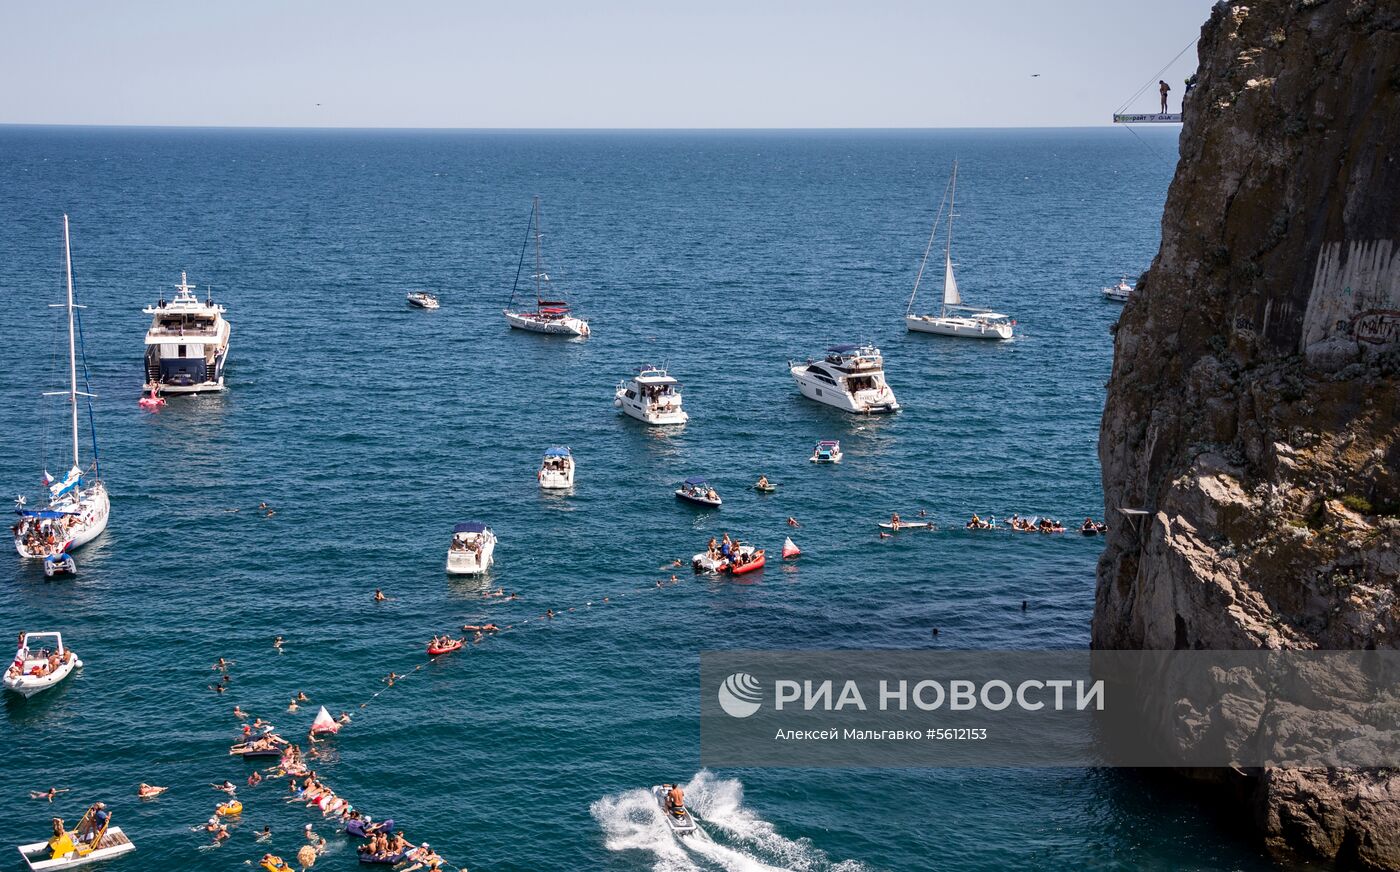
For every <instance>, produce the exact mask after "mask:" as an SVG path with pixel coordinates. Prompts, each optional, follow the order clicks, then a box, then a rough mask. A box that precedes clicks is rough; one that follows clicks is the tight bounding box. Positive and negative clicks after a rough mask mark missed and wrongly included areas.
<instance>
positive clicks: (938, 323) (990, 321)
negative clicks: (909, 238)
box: [904, 161, 1016, 340]
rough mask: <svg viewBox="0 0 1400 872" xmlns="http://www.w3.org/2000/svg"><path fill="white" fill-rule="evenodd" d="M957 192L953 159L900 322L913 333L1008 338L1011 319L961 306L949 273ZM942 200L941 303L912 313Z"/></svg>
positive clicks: (940, 212) (935, 231)
mask: <svg viewBox="0 0 1400 872" xmlns="http://www.w3.org/2000/svg"><path fill="white" fill-rule="evenodd" d="M957 193H958V162H957V161H953V174H952V176H951V177H950V178H949V179H948V188H947V190H945V191H944V192H943V203H940V204H939V205H938V216H937V217H935V218H934V220H933V230H932V231H930V232H929V237H928V245H927V246H926V247H925V248H924V259H923V261H922V262H921V263H920V264H919V274H918V276H916V277H915V279H914V290H913V292H912V293H910V294H909V305H908V307H907V308H905V310H904V326H905V327H907V328H908V329H909V330H911V331H914V332H916V333H936V334H938V335H940V336H961V337H964V338H967V339H998V340H1000V339H1010V338H1011V335H1012V330H1013V328H1014V327H1015V325H1016V322H1015V321H1013V320H1011V319H1010V318H1009V317H1007V316H1006V315H1002V314H1000V313H997V312H992V311H989V310H987V309H978V308H974V307H972V306H964V305H963V301H962V295H961V294H959V293H958V280H957V279H956V278H954V276H953V203H954V201H955V200H956V199H957ZM945 204H946V205H947V207H948V238H947V239H946V240H945V245H944V248H943V306H942V307H941V308H940V309H939V310H938V314H937V315H915V314H914V299H915V298H916V297H917V296H918V295H919V282H920V281H922V280H923V277H924V268H925V267H926V266H928V255H929V252H930V251H932V250H933V240H934V237H935V236H937V235H938V225H939V224H940V223H941V221H942V218H943V206H944V205H945Z"/></svg>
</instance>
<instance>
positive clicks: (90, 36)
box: [0, 0, 1211, 128]
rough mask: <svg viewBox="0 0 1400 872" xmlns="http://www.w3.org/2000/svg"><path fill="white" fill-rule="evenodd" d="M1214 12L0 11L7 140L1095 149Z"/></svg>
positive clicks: (81, 0)
mask: <svg viewBox="0 0 1400 872" xmlns="http://www.w3.org/2000/svg"><path fill="white" fill-rule="evenodd" d="M1210 6H1211V2H1210V0H1096V2H1090V0H1054V2H1050V0H1042V2H1036V0H958V2H946V0H845V2H828V0H811V2H765V0H748V2H740V0H702V2H696V0H691V2H674V0H651V2H644V0H575V2H568V0H535V2H529V3H526V2H495V3H485V2H471V0H234V2H199V0H195V2H191V0H178V2H176V0H161V2H158V0H124V2H111V0H61V2H53V0H0V80H2V81H4V82H5V87H4V88H0V124H131V125H182V126H237V127H243V126H271V127H413V128H418V127H448V128H752V127H756V128H791V127H797V128H812V127H1003V126H1009V127H1043V126H1051V127H1057V126H1085V125H1100V124H1106V123H1108V122H1109V120H1110V117H1111V115H1112V113H1113V112H1114V111H1115V110H1117V109H1118V108H1119V107H1120V106H1121V105H1122V104H1123V102H1124V101H1125V100H1127V99H1128V98H1129V97H1131V96H1132V95H1133V93H1134V92H1135V91H1137V89H1138V88H1139V87H1141V86H1142V85H1143V84H1144V83H1147V82H1152V83H1154V85H1153V87H1152V88H1150V89H1149V90H1148V91H1145V92H1144V93H1143V95H1142V96H1141V97H1139V98H1138V99H1137V100H1136V101H1135V102H1134V103H1133V104H1132V105H1131V106H1129V107H1127V109H1128V111H1155V110H1156V105H1155V104H1156V87H1155V82H1156V79H1157V73H1158V71H1159V70H1161V68H1162V67H1163V66H1165V65H1167V64H1168V63H1169V62H1171V60H1172V58H1173V57H1175V56H1176V55H1177V53H1178V52H1180V51H1181V50H1182V49H1183V48H1185V47H1186V46H1187V45H1188V44H1190V43H1191V41H1192V40H1193V39H1195V38H1196V36H1197V34H1198V33H1199V32H1200V26H1201V24H1202V23H1203V22H1204V21H1205V20H1206V18H1207V17H1208V15H1209V12H1210ZM1195 57H1196V55H1195V48H1194V47H1192V48H1191V49H1190V50H1189V51H1187V52H1186V53H1185V54H1184V55H1182V56H1181V58H1180V59H1179V60H1177V61H1176V62H1175V63H1174V64H1172V65H1171V66H1170V68H1169V69H1168V70H1167V71H1166V73H1165V78H1166V79H1167V81H1168V82H1169V83H1170V84H1171V85H1172V88H1173V92H1172V100H1173V109H1174V110H1175V109H1177V106H1179V100H1180V96H1181V90H1182V88H1181V82H1182V79H1184V78H1185V77H1186V76H1188V75H1190V73H1191V71H1192V70H1193V69H1194V68H1195ZM1036 74H1039V75H1036Z"/></svg>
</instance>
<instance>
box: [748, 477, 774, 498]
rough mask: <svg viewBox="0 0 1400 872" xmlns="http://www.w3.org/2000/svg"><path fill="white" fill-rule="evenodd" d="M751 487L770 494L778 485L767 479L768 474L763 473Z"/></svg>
mask: <svg viewBox="0 0 1400 872" xmlns="http://www.w3.org/2000/svg"><path fill="white" fill-rule="evenodd" d="M753 489H754V490H756V491H758V492H759V493H761V494H771V493H773V492H774V491H776V490H777V489H778V486H777V485H776V484H773V482H771V481H769V480H768V476H766V475H765V476H763V477H762V478H760V479H759V480H758V482H757V483H756V484H755V485H754V486H753Z"/></svg>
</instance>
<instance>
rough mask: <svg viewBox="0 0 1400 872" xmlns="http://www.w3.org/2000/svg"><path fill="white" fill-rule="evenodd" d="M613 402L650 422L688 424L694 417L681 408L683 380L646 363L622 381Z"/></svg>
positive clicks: (645, 421) (632, 415) (634, 415)
mask: <svg viewBox="0 0 1400 872" xmlns="http://www.w3.org/2000/svg"><path fill="white" fill-rule="evenodd" d="M613 405H614V406H617V407H618V408H619V409H621V410H622V411H623V412H624V413H626V414H628V415H630V416H631V417H633V418H636V419H637V420H638V421H642V422H644V423H647V424H654V425H667V424H684V423H685V422H686V421H689V420H690V416H689V415H687V414H686V413H685V411H684V410H682V409H681V383H680V382H678V381H676V380H675V379H674V378H672V377H671V376H670V375H669V374H668V373H667V372H666V370H664V369H662V368H660V367H657V366H643V367H642V368H641V369H640V370H638V371H637V374H636V375H634V376H632V377H631V378H630V379H623V380H622V381H621V382H619V383H618V385H617V392H616V393H615V394H614V395H613Z"/></svg>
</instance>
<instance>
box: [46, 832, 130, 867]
mask: <svg viewBox="0 0 1400 872" xmlns="http://www.w3.org/2000/svg"><path fill="white" fill-rule="evenodd" d="M134 850H136V846H135V845H133V844H132V843H131V840H130V839H128V838H127V837H126V834H125V833H123V832H122V828H121V827H111V828H110V829H108V830H107V832H106V833H105V834H104V835H103V837H102V847H100V848H98V849H97V850H95V851H93V852H91V853H89V854H88V855H87V856H85V857H78V856H75V854H69V855H68V856H66V857H60V858H59V859H57V860H50V859H48V856H49V854H50V853H51V852H50V851H49V845H48V842H33V843H31V844H28V845H20V846H19V853H20V856H21V857H23V858H24V864H25V865H26V866H28V867H29V868H30V869H31V870H33V872H50V870H55V869H72V868H74V867H77V866H83V865H86V864H88V863H98V862H101V861H102V860H110V859H112V858H113V857H120V856H121V855H122V854H125V853H128V852H130V851H134Z"/></svg>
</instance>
